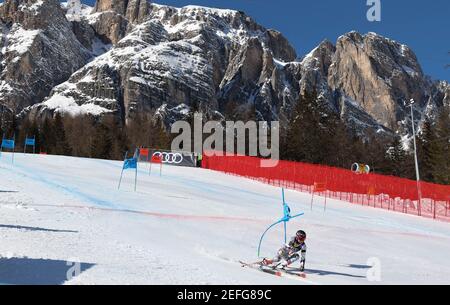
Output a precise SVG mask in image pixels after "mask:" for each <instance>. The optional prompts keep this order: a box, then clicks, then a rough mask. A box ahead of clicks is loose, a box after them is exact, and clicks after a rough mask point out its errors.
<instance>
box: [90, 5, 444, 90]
mask: <svg viewBox="0 0 450 305" xmlns="http://www.w3.org/2000/svg"><path fill="white" fill-rule="evenodd" d="M380 1H381V5H382V7H381V12H382V15H381V22H369V21H368V20H367V18H366V12H367V10H368V9H369V7H368V6H367V5H366V2H367V0H344V1H337V0H277V1H268V0H158V1H154V2H156V3H159V4H167V5H173V6H178V7H180V6H185V5H189V4H194V5H202V6H211V7H218V8H230V9H238V10H242V11H245V12H246V13H247V14H248V15H250V16H252V17H253V18H254V19H256V21H258V22H259V23H260V24H262V25H263V26H265V27H267V28H273V29H276V30H278V31H280V32H282V33H283V34H284V35H285V36H286V37H287V38H288V39H289V41H290V42H291V43H292V44H293V45H294V47H295V48H296V49H297V53H298V55H299V56H302V55H304V54H306V53H308V52H309V51H310V50H311V49H313V48H314V47H316V46H317V45H318V44H319V43H320V42H321V41H322V40H323V39H325V38H327V39H329V40H330V41H332V42H333V43H334V42H336V39H337V37H339V36H340V35H342V34H344V33H346V32H349V31H351V30H356V31H359V32H362V33H366V32H377V33H379V34H381V35H384V36H387V37H389V38H392V39H394V40H397V41H399V42H401V43H404V44H407V45H409V46H410V47H411V48H412V49H413V50H414V51H415V53H416V55H417V57H418V58H419V61H420V63H421V65H422V68H423V70H424V72H425V73H426V74H428V75H430V76H431V77H432V78H434V79H442V80H448V81H450V68H449V69H445V65H446V64H450V54H448V52H449V51H450V1H448V0H432V1H423V0H380ZM84 2H86V3H90V4H92V3H93V2H94V0H84Z"/></svg>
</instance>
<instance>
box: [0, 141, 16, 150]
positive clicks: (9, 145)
mask: <svg viewBox="0 0 450 305" xmlns="http://www.w3.org/2000/svg"><path fill="white" fill-rule="evenodd" d="M2 148H6V149H14V140H6V139H3V140H2Z"/></svg>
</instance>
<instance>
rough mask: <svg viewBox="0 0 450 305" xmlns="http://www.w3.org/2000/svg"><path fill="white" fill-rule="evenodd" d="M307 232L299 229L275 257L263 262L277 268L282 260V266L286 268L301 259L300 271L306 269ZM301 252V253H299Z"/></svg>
mask: <svg viewBox="0 0 450 305" xmlns="http://www.w3.org/2000/svg"><path fill="white" fill-rule="evenodd" d="M305 240H306V233H305V231H302V230H300V231H298V232H297V234H296V235H295V237H293V238H292V240H291V241H290V242H289V244H287V245H285V246H284V247H283V248H281V249H280V250H279V251H278V254H277V256H276V257H275V258H273V259H271V260H270V259H266V258H265V259H264V260H263V262H262V264H263V265H265V266H272V267H273V268H277V267H278V266H279V265H280V264H281V262H282V261H284V262H283V263H282V264H281V268H282V269H285V268H286V267H288V266H290V265H291V264H292V263H294V262H296V261H298V260H299V259H300V271H301V272H303V271H304V270H305V261H306V244H305ZM299 252H300V254H299Z"/></svg>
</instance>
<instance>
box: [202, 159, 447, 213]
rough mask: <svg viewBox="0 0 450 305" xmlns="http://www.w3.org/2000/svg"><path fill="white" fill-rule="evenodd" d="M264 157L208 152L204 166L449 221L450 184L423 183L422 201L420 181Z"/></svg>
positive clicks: (284, 185)
mask: <svg viewBox="0 0 450 305" xmlns="http://www.w3.org/2000/svg"><path fill="white" fill-rule="evenodd" d="M262 160H263V159H259V158H254V157H247V156H220V155H212V154H210V153H205V154H204V157H203V161H202V167H203V168H206V169H211V170H216V171H221V172H224V173H228V174H233V175H238V176H243V177H247V178H250V179H254V180H258V181H261V182H264V183H268V184H271V185H275V186H279V187H284V188H288V189H293V190H298V191H301V192H309V193H313V192H320V194H318V195H321V196H326V197H328V198H333V199H339V200H343V201H348V202H350V203H354V204H360V205H367V206H371V207H375V208H382V209H386V210H393V211H398V212H402V213H407V214H413V215H418V216H424V217H429V218H434V219H439V220H443V221H449V222H450V186H445V185H437V184H432V183H426V182H420V188H421V193H422V200H420V201H419V200H418V198H419V195H418V194H419V193H418V188H417V182H416V181H413V180H408V179H402V178H398V177H393V176H383V175H378V174H355V173H354V172H352V171H350V170H345V169H341V168H334V167H328V166H322V165H313V164H307V163H299V162H290V161H279V163H278V165H277V166H275V167H269V168H267V167H262V166H261V161H262Z"/></svg>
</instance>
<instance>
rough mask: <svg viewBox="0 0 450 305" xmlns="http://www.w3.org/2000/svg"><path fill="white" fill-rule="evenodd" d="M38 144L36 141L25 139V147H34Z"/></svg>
mask: <svg viewBox="0 0 450 305" xmlns="http://www.w3.org/2000/svg"><path fill="white" fill-rule="evenodd" d="M35 144H36V140H35V139H28V138H27V139H25V145H29V146H34V145H35Z"/></svg>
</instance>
